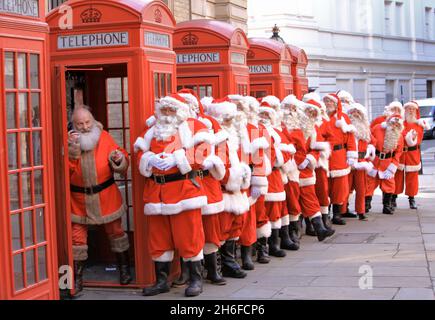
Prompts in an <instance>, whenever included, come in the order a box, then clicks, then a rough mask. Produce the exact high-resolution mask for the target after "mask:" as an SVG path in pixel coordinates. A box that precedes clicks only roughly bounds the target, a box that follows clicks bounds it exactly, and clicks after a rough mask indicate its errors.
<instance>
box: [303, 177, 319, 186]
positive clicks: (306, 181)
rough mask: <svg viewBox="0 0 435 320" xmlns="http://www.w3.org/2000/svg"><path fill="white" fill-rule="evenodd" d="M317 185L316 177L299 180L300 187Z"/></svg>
mask: <svg viewBox="0 0 435 320" xmlns="http://www.w3.org/2000/svg"><path fill="white" fill-rule="evenodd" d="M315 184H316V177H311V178H304V179H299V186H300V187H308V186H313V185H315Z"/></svg>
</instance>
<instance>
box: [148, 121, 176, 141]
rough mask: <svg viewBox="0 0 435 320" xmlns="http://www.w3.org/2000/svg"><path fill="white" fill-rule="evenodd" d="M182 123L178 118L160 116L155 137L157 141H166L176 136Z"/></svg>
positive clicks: (155, 129)
mask: <svg viewBox="0 0 435 320" xmlns="http://www.w3.org/2000/svg"><path fill="white" fill-rule="evenodd" d="M180 123H181V121H180V120H179V119H178V118H177V116H159V117H158V118H157V122H156V125H155V127H154V137H155V138H156V139H157V141H166V140H168V139H169V138H170V137H172V136H174V135H175V134H176V133H177V131H178V127H179V125H180Z"/></svg>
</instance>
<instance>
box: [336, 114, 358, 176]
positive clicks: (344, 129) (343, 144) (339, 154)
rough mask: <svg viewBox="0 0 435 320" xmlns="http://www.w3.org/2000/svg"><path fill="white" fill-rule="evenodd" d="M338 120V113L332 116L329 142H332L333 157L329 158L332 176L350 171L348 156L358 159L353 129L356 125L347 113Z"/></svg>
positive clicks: (346, 173)
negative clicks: (353, 124) (352, 123)
mask: <svg viewBox="0 0 435 320" xmlns="http://www.w3.org/2000/svg"><path fill="white" fill-rule="evenodd" d="M342 117H343V118H342V119H340V120H338V119H337V118H336V114H333V115H332V116H331V117H330V121H329V130H330V132H331V135H330V137H329V143H330V144H331V157H330V159H329V170H330V172H329V175H330V177H331V178H336V177H343V176H346V175H348V174H349V173H350V167H349V165H348V164H347V159H348V158H353V159H358V152H357V149H356V141H355V136H354V134H353V131H354V130H355V127H354V126H352V125H351V124H350V123H351V122H350V119H349V117H348V116H347V115H346V114H343V115H342Z"/></svg>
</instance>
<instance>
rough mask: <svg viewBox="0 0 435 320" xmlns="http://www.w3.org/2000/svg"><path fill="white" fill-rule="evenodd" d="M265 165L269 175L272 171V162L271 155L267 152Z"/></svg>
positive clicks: (266, 173)
mask: <svg viewBox="0 0 435 320" xmlns="http://www.w3.org/2000/svg"><path fill="white" fill-rule="evenodd" d="M263 159H264V165H265V170H264V171H265V173H264V174H265V175H266V176H269V175H270V174H271V173H272V163H271V162H270V159H269V157H268V156H267V155H266V154H265V155H264V158H263Z"/></svg>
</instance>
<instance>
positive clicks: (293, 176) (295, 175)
mask: <svg viewBox="0 0 435 320" xmlns="http://www.w3.org/2000/svg"><path fill="white" fill-rule="evenodd" d="M299 175H300V172H299V170H298V167H297V165H296V163H295V170H290V172H289V173H288V174H287V177H288V179H289V181H292V182H296V183H299Z"/></svg>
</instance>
